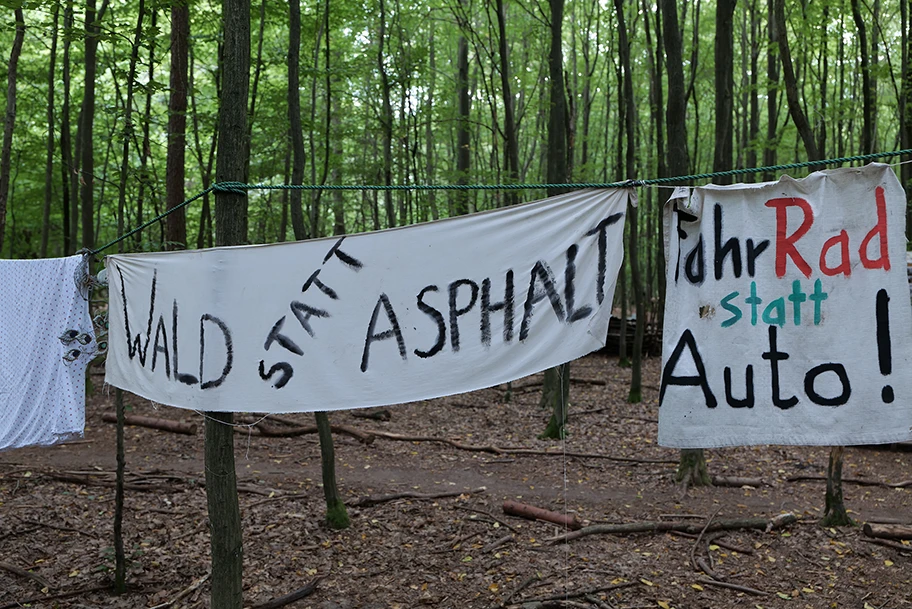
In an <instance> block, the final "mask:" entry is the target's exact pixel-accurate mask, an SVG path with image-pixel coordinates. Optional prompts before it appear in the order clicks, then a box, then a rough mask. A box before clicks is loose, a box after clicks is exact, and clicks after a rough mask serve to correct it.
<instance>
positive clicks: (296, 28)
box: [288, 0, 307, 241]
mask: <svg viewBox="0 0 912 609" xmlns="http://www.w3.org/2000/svg"><path fill="white" fill-rule="evenodd" d="M288 12H289V20H288V122H289V124H290V125H291V127H290V135H291V183H292V184H302V183H303V182H304V133H303V131H302V129H301V94H300V92H299V89H300V80H299V77H298V74H299V72H300V58H301V2H300V0H290V2H289V3H288ZM301 193H302V191H300V190H292V191H291V194H290V202H289V206H290V208H291V229H292V231H293V232H294V236H295V239H296V240H299V241H300V240H301V239H307V229H306V228H305V226H304V206H303V204H302V203H301Z"/></svg>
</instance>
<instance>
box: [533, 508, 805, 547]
mask: <svg viewBox="0 0 912 609" xmlns="http://www.w3.org/2000/svg"><path fill="white" fill-rule="evenodd" d="M797 521H798V517H797V516H795V515H794V514H792V513H786V514H780V515H778V516H776V517H775V518H772V519H768V518H735V519H731V520H715V521H713V522H712V523H711V524H710V525H709V526H708V527H706V528H705V531H706V532H712V531H733V530H737V529H762V530H765V531H770V530H773V529H777V528H780V527H783V526H786V525H789V524H792V523H793V522H797ZM702 530H704V527H703V526H701V525H699V524H694V523H691V522H631V523H627V524H594V525H590V526H588V527H583V528H582V529H579V530H578V531H571V532H569V533H565V534H563V535H558V536H556V537H551V538H550V539H546V540H545V541H547V542H548V543H552V544H554V543H559V542H561V541H573V540H574V539H579V538H580V537H586V536H588V535H629V534H631V533H660V532H662V533H664V532H666V531H681V532H684V533H692V534H699V533H700V531H702Z"/></svg>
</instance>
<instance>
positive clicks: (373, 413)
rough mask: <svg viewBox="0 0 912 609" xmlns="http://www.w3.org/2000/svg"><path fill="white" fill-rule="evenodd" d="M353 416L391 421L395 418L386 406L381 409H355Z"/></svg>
mask: <svg viewBox="0 0 912 609" xmlns="http://www.w3.org/2000/svg"><path fill="white" fill-rule="evenodd" d="M351 416H353V417H355V418H356V419H371V420H374V421H389V420H390V419H392V418H393V414H392V413H391V412H390V411H389V410H387V409H386V408H381V409H379V410H370V411H368V412H357V411H353V412H352V413H351Z"/></svg>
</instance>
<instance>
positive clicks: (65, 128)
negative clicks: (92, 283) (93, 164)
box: [60, 0, 77, 256]
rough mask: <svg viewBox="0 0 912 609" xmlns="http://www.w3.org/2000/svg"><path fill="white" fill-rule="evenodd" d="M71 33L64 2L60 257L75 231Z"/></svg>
mask: <svg viewBox="0 0 912 609" xmlns="http://www.w3.org/2000/svg"><path fill="white" fill-rule="evenodd" d="M72 31H73V0H67V3H66V6H65V7H64V9H63V32H64V36H63V70H62V74H61V77H62V79H63V106H62V107H61V108H60V172H61V177H62V180H61V186H62V188H61V190H62V191H63V196H62V197H61V207H62V210H61V211H62V214H61V215H62V222H63V255H64V256H69V255H70V254H72V253H73V252H74V251H76V247H75V243H76V237H75V234H76V228H75V227H73V226H72V224H73V221H72V219H71V218H70V215H71V210H72V205H73V200H75V198H76V194H75V193H76V192H77V191H76V172H75V169H76V167H75V165H74V162H73V146H72V143H71V141H70V131H71V125H70V44H71V42H70V40H71V38H72Z"/></svg>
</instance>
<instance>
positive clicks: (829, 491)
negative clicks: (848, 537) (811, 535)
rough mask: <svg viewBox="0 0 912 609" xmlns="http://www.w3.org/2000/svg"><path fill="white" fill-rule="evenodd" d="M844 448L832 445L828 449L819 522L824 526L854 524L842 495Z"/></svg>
mask: <svg viewBox="0 0 912 609" xmlns="http://www.w3.org/2000/svg"><path fill="white" fill-rule="evenodd" d="M844 454H845V448H844V447H842V446H834V447H833V448H832V449H831V450H830V462H829V464H828V465H827V485H826V503H825V508H824V512H823V519H822V520H821V521H820V524H821V525H822V526H825V527H841V526H848V525H851V524H855V523H854V522H853V521H852V519H851V518H850V517H849V514H848V513H847V512H846V507H845V501H844V500H843V496H842V461H843V456H844Z"/></svg>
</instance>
